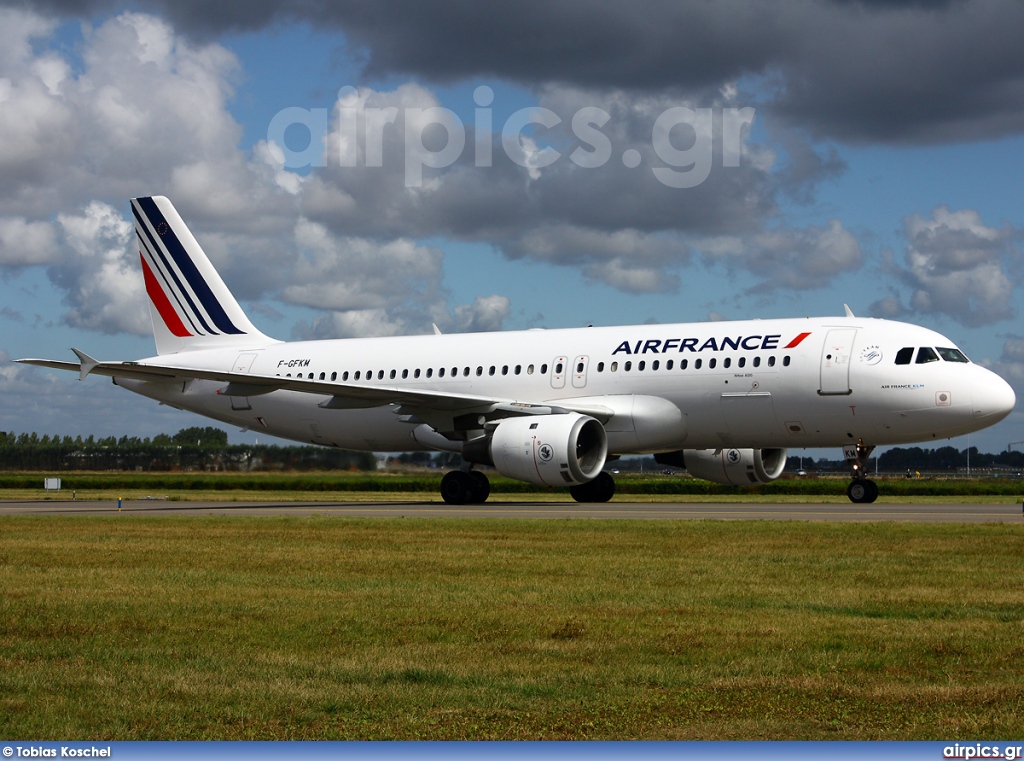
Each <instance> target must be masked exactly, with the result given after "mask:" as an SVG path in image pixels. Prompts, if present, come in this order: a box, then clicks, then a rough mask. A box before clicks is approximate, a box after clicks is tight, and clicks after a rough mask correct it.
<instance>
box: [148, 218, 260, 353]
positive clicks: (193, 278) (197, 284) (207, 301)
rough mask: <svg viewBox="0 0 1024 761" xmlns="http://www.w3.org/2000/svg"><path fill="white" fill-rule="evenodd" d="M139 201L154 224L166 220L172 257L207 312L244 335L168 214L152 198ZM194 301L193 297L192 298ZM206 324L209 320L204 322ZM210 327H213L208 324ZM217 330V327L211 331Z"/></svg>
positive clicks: (228, 329)
mask: <svg viewBox="0 0 1024 761" xmlns="http://www.w3.org/2000/svg"><path fill="white" fill-rule="evenodd" d="M136 201H137V202H138V204H139V207H140V208H141V209H142V211H143V213H144V214H145V215H146V217H147V218H148V219H149V221H150V223H151V224H152V225H153V229H155V230H157V231H159V230H160V229H161V228H160V225H161V224H162V225H163V226H164V227H166V228H167V231H166V232H165V233H163V234H162V235H161V236H160V240H161V241H162V242H163V244H164V246H165V247H166V248H167V251H168V253H170V255H171V258H172V259H174V263H175V264H176V265H177V266H178V270H179V271H180V272H181V274H182V275H184V277H185V279H186V280H187V281H188V284H189V285H190V286H191V287H192V292H193V293H194V294H195V295H196V296H197V297H198V298H199V301H200V302H201V303H202V305H203V308H204V309H205V310H206V313H207V314H208V315H209V316H210V319H211V320H213V323H214V325H216V326H217V328H218V329H219V330H220V331H221V333H225V334H228V335H244V334H245V331H244V330H239V329H238V328H237V327H235V325H234V323H232V322H231V319H230V318H229V317H228V315H227V313H226V312H225V311H224V309H223V307H221V305H220V302H219V301H217V297H216V296H215V295H214V294H213V291H211V290H210V286H209V285H207V284H206V280H204V279H203V276H202V274H200V272H199V270H198V269H197V268H196V265H195V263H194V262H193V261H192V257H190V256H189V255H188V252H187V251H186V250H185V248H184V246H182V245H181V241H179V240H178V236H177V235H176V234H175V232H174V230H173V228H171V226H170V225H169V224H167V220H166V219H164V215H163V214H161V213H160V209H159V208H158V207H157V205H156V203H155V202H154V201H153V199H152V198H137V199H136ZM182 294H183V295H184V296H185V298H186V299H188V293H187V292H185V291H184V289H182ZM189 303H190V304H191V303H192V302H191V299H189ZM196 317H197V318H199V319H200V320H202V315H200V314H199V312H198V310H196ZM204 325H205V323H204ZM207 329H208V330H209V328H207ZM211 332H215V331H211Z"/></svg>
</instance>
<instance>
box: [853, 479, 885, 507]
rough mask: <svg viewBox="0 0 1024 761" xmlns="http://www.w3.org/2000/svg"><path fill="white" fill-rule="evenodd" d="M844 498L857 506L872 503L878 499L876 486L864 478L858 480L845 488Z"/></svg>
mask: <svg viewBox="0 0 1024 761" xmlns="http://www.w3.org/2000/svg"><path fill="white" fill-rule="evenodd" d="M846 496H848V497H849V498H850V501H851V502H856V503H857V504H865V503H870V502H874V501H875V500H876V499H878V485H877V484H875V482H874V481H870V480H868V479H866V478H858V479H857V480H856V481H854V482H853V483H851V484H850V485H849V486H848V487H847V488H846Z"/></svg>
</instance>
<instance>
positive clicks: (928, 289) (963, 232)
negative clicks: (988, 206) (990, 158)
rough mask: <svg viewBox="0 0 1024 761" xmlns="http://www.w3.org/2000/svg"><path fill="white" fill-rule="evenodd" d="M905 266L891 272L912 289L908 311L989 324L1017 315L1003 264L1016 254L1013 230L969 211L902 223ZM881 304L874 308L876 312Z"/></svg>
mask: <svg viewBox="0 0 1024 761" xmlns="http://www.w3.org/2000/svg"><path fill="white" fill-rule="evenodd" d="M903 231H904V235H905V236H906V238H907V246H906V251H905V262H906V264H905V266H899V265H897V264H891V265H890V268H891V269H892V271H893V272H894V273H895V274H896V275H897V276H898V277H899V278H900V280H901V281H902V282H903V283H904V284H905V285H906V286H907V287H908V288H909V289H910V291H911V292H910V296H909V304H910V307H909V309H910V310H912V311H915V312H918V313H922V314H945V315H948V316H950V317H952V318H954V319H956V320H958V321H959V322H961V323H963V324H964V325H969V326H979V325H987V324H990V323H993V322H998V321H999V320H1004V319H1008V318H1010V317H1013V316H1014V315H1015V314H1016V309H1015V308H1014V304H1013V283H1012V282H1011V280H1010V278H1009V277H1008V276H1007V274H1006V265H1007V264H1008V263H1009V261H1010V260H1011V259H1013V258H1016V257H1017V256H1018V252H1017V251H1016V249H1015V248H1014V246H1013V237H1014V231H1013V229H1012V228H1010V227H1004V228H1002V229H998V228H994V227H990V226H988V225H986V224H984V222H983V221H982V219H981V215H980V214H979V213H978V212H977V211H974V210H973V209H961V210H959V211H950V209H949V208H948V207H946V206H939V207H938V208H936V209H935V210H934V211H933V212H932V214H931V217H930V218H924V217H921V216H920V215H918V214H912V215H910V216H908V217H906V218H905V219H904V220H903ZM885 307H886V305H885V304H878V305H876V306H875V307H873V309H874V311H875V313H879V311H878V310H880V309H884V308H885Z"/></svg>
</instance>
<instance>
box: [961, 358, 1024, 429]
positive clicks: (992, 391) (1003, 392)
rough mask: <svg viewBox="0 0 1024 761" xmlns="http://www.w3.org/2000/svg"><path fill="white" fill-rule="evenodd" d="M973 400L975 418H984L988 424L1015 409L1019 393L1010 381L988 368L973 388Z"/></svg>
mask: <svg viewBox="0 0 1024 761" xmlns="http://www.w3.org/2000/svg"><path fill="white" fill-rule="evenodd" d="M971 401H972V402H973V409H974V417H975V419H979V418H984V419H985V424H986V425H992V424H993V423H997V422H999V421H1000V420H1002V419H1003V418H1004V417H1006V416H1007V415H1009V414H1010V413H1011V412H1012V411H1013V406H1014V405H1015V404H1016V403H1017V395H1016V394H1014V393H1013V389H1012V388H1011V387H1010V384H1009V383H1007V382H1006V381H1004V380H1003V379H1002V378H1000V377H999V376H998V375H996V374H995V373H993V372H989V371H987V370H986V371H985V376H984V377H982V378H979V379H978V381H977V382H976V383H975V384H974V386H973V388H972V389H971Z"/></svg>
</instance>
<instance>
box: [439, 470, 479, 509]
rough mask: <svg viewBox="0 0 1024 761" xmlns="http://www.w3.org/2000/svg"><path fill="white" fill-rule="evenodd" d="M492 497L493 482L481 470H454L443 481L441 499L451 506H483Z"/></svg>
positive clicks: (446, 474)
mask: <svg viewBox="0 0 1024 761" xmlns="http://www.w3.org/2000/svg"><path fill="white" fill-rule="evenodd" d="M489 496H491V482H490V481H488V480H487V476H485V475H484V474H483V473H481V472H480V471H479V470H453V471H451V472H449V473H445V476H444V478H442V479H441V498H442V499H443V500H444V501H445V502H447V503H448V504H449V505H481V504H483V503H484V502H486V501H487V498H488V497H489Z"/></svg>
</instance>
